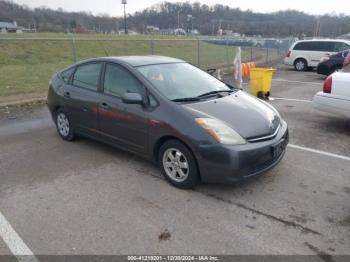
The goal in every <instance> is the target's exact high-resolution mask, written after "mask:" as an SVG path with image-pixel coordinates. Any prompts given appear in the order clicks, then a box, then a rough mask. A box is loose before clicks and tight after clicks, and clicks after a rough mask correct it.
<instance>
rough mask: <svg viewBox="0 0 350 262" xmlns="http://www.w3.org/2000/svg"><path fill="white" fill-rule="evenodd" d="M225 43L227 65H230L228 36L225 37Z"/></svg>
mask: <svg viewBox="0 0 350 262" xmlns="http://www.w3.org/2000/svg"><path fill="white" fill-rule="evenodd" d="M225 45H226V65H229V64H230V59H229V55H228V40H227V38H226V39H225Z"/></svg>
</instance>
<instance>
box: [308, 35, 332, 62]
mask: <svg viewBox="0 0 350 262" xmlns="http://www.w3.org/2000/svg"><path fill="white" fill-rule="evenodd" d="M330 54H331V53H330V52H329V51H327V42H322V41H312V42H310V51H309V53H308V56H309V57H308V58H309V60H310V63H309V66H311V67H315V66H317V65H318V63H319V62H320V61H321V58H322V57H325V56H329V55H330Z"/></svg>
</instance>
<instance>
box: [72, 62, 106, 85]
mask: <svg viewBox="0 0 350 262" xmlns="http://www.w3.org/2000/svg"><path fill="white" fill-rule="evenodd" d="M101 68H102V64H101V63H93V64H85V65H81V66H79V67H78V68H77V70H76V71H75V74H74V77H73V85H75V86H78V87H83V88H86V89H90V90H94V91H97V88H98V83H99V80H100V72H101Z"/></svg>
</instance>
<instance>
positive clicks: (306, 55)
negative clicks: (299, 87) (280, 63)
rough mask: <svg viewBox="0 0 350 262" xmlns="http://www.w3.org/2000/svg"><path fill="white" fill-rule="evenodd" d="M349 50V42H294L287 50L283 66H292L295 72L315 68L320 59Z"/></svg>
mask: <svg viewBox="0 0 350 262" xmlns="http://www.w3.org/2000/svg"><path fill="white" fill-rule="evenodd" d="M346 49H350V41H349V40H341V39H336V40H334V39H312V40H300V41H297V42H295V43H294V44H293V45H292V46H291V47H290V49H289V51H288V53H287V55H286V57H285V58H284V64H286V65H290V66H294V68H295V70H297V71H305V70H307V69H308V68H314V67H316V66H317V65H318V64H319V62H320V60H321V58H323V57H327V56H331V55H333V54H336V53H338V52H341V51H343V50H346Z"/></svg>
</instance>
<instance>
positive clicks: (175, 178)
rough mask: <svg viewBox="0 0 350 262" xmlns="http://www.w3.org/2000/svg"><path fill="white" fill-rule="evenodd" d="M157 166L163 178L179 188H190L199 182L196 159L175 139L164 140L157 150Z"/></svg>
mask: <svg viewBox="0 0 350 262" xmlns="http://www.w3.org/2000/svg"><path fill="white" fill-rule="evenodd" d="M158 163H159V168H160V170H161V172H162V174H163V176H164V177H165V179H166V180H167V181H168V182H169V183H170V184H171V185H173V186H175V187H177V188H181V189H192V188H194V187H195V186H196V185H197V184H198V182H199V173H198V168H197V164H196V160H195V158H194V156H193V154H192V153H191V151H190V150H189V149H188V148H187V147H186V146H185V145H184V144H183V143H181V142H179V141H177V140H169V141H166V142H165V143H164V144H163V145H162V146H161V147H160V150H159V155H158Z"/></svg>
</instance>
